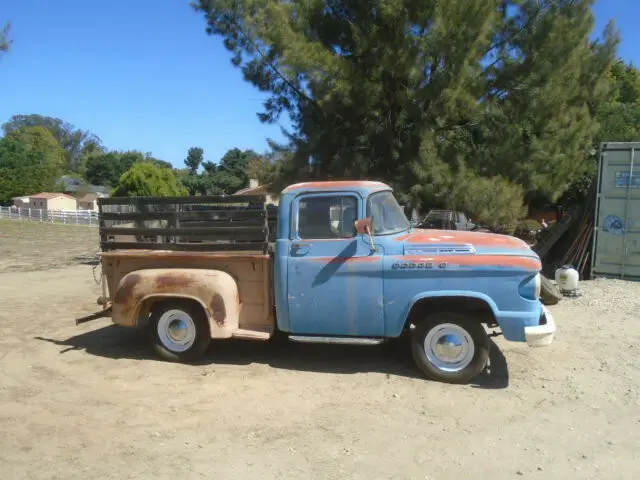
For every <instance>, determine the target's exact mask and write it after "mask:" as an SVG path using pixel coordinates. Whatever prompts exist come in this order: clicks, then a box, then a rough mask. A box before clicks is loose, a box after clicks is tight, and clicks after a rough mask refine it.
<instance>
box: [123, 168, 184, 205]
mask: <svg viewBox="0 0 640 480" xmlns="http://www.w3.org/2000/svg"><path fill="white" fill-rule="evenodd" d="M188 194H189V192H187V190H186V188H185V187H184V186H182V185H181V184H180V182H179V181H178V178H177V177H176V175H175V174H174V172H173V171H171V170H170V169H168V168H164V167H161V166H159V165H158V164H155V163H153V162H149V161H142V162H137V163H135V164H134V165H133V166H132V167H131V168H130V169H129V170H127V171H126V172H124V173H123V174H122V176H121V177H120V181H119V182H118V185H117V186H116V188H115V190H114V191H113V196H114V197H149V196H153V197H171V196H185V195H188Z"/></svg>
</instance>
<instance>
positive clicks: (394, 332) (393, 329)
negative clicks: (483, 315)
mask: <svg viewBox="0 0 640 480" xmlns="http://www.w3.org/2000/svg"><path fill="white" fill-rule="evenodd" d="M445 297H449V298H450V297H454V298H455V297H459V298H475V299H478V300H481V301H483V302H485V303H486V304H487V305H488V306H489V308H490V309H491V311H492V312H493V315H494V316H495V317H498V313H499V309H498V306H497V305H496V303H495V302H494V301H493V300H492V299H491V297H489V296H488V295H486V294H484V293H480V292H474V291H468V290H436V291H429V292H421V293H418V294H417V295H415V296H414V297H413V298H411V300H409V302H408V303H407V305H406V307H405V309H404V311H403V313H402V315H401V316H400V318H399V319H398V320H399V321H398V322H397V324H396V325H389V327H390V331H389V336H390V337H396V336H398V335H400V334H401V333H402V330H403V329H404V327H405V325H406V322H407V320H408V319H409V314H410V313H411V310H412V309H413V307H414V306H415V305H416V304H417V303H418V302H421V301H422V300H426V299H436V298H445Z"/></svg>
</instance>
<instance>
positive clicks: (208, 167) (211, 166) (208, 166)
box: [202, 162, 217, 175]
mask: <svg viewBox="0 0 640 480" xmlns="http://www.w3.org/2000/svg"><path fill="white" fill-rule="evenodd" d="M202 167H203V168H204V171H205V172H206V173H208V174H209V175H213V174H214V173H216V170H217V165H216V164H215V163H213V162H202Z"/></svg>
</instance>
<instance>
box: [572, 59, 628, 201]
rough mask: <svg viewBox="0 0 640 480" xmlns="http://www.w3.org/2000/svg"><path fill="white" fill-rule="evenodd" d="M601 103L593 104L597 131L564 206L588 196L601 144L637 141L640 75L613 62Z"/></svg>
mask: <svg viewBox="0 0 640 480" xmlns="http://www.w3.org/2000/svg"><path fill="white" fill-rule="evenodd" d="M607 83H608V90H607V96H606V99H605V101H603V102H601V103H599V104H597V105H596V106H595V107H594V109H595V117H596V120H597V122H598V126H599V130H598V134H597V135H596V136H595V138H594V141H593V145H592V149H591V152H590V155H589V162H588V165H587V167H588V168H587V171H586V172H585V173H584V174H583V175H581V176H579V177H577V178H575V179H574V180H573V181H572V183H571V186H570V188H569V189H568V190H567V192H565V194H564V195H563V196H562V198H561V199H560V201H561V203H565V204H580V203H582V202H583V201H584V199H585V197H586V196H587V195H588V194H589V191H590V189H591V188H592V186H593V184H594V182H595V181H596V177H597V165H598V150H599V148H600V143H601V142H628V141H636V142H637V141H640V71H639V70H638V69H637V68H636V67H634V66H633V64H627V63H625V62H624V61H623V60H622V59H617V60H616V61H615V62H614V63H613V65H611V67H610V69H609V71H608V74H607Z"/></svg>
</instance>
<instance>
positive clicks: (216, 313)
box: [112, 268, 240, 338]
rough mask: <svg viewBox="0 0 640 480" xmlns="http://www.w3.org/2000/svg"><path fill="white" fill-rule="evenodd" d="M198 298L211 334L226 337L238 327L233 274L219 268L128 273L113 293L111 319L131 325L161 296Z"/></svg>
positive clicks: (171, 269)
mask: <svg viewBox="0 0 640 480" xmlns="http://www.w3.org/2000/svg"><path fill="white" fill-rule="evenodd" d="M168 298H184V299H189V300H193V301H195V302H198V303H199V304H200V305H201V306H202V308H203V309H204V311H205V313H206V315H207V318H208V320H209V325H210V330H211V336H212V337H213V338H228V337H230V336H231V334H232V333H233V332H234V331H235V330H237V329H238V318H239V314H240V301H239V296H238V285H237V284H236V281H235V280H234V278H233V277H232V276H231V275H229V274H228V273H226V272H222V271H219V270H203V269H195V268H157V269H155V268H154V269H145V270H136V271H133V272H131V273H128V274H127V275H125V276H124V277H122V279H121V280H120V282H119V283H118V286H117V288H116V292H115V295H114V296H113V307H112V308H113V311H112V321H113V323H115V324H117V325H122V326H127V327H134V326H136V325H137V324H138V319H140V318H142V317H144V316H146V315H148V314H149V312H150V310H151V308H152V306H153V304H154V303H155V302H156V301H158V300H162V299H168Z"/></svg>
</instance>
